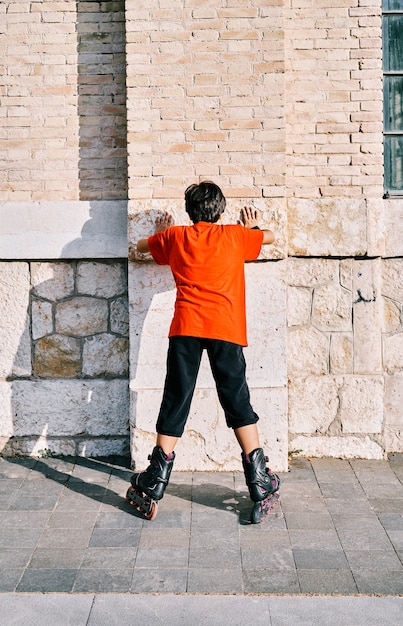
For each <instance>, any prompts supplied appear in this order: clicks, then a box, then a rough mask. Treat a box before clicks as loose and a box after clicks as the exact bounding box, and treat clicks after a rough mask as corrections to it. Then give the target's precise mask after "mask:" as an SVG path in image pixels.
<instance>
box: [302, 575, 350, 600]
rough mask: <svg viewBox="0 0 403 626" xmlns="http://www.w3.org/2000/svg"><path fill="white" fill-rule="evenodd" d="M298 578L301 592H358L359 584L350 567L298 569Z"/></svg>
mask: <svg viewBox="0 0 403 626" xmlns="http://www.w3.org/2000/svg"><path fill="white" fill-rule="evenodd" d="M298 579H299V583H300V586H301V593H321V594H343V595H344V594H355V593H357V586H356V584H355V581H354V578H353V575H352V573H351V572H350V570H349V569H332V570H329V569H298Z"/></svg>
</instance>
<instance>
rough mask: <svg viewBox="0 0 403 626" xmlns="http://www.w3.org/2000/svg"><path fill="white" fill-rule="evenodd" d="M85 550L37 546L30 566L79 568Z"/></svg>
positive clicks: (38, 567)
mask: <svg viewBox="0 0 403 626" xmlns="http://www.w3.org/2000/svg"><path fill="white" fill-rule="evenodd" d="M83 555H84V550H83V549H75V548H63V549H60V550H56V549H46V548H37V549H36V550H35V552H34V553H33V555H32V558H31V560H30V563H29V566H28V567H29V568H32V569H53V568H54V569H70V570H72V569H75V570H77V569H79V567H80V565H81V561H82V559H83Z"/></svg>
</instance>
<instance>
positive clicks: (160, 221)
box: [155, 211, 174, 234]
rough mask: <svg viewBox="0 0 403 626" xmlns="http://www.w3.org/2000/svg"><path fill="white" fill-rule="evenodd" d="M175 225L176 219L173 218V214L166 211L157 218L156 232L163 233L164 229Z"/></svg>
mask: <svg viewBox="0 0 403 626" xmlns="http://www.w3.org/2000/svg"><path fill="white" fill-rule="evenodd" d="M173 225H174V220H173V217H172V215H169V213H167V212H166V211H165V213H163V214H162V215H159V216H158V217H157V219H156V220H155V234H156V233H161V232H162V231H164V230H166V229H167V228H169V227H170V226H173Z"/></svg>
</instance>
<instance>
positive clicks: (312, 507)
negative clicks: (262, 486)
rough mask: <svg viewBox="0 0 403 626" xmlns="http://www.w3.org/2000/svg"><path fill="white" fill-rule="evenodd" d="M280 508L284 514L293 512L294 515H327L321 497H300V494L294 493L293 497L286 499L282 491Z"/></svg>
mask: <svg viewBox="0 0 403 626" xmlns="http://www.w3.org/2000/svg"><path fill="white" fill-rule="evenodd" d="M281 507H282V509H283V511H284V513H285V514H287V513H288V512H293V511H295V512H296V513H304V512H306V513H322V514H325V513H327V507H326V502H325V499H324V497H323V496H320V497H311V496H300V494H298V493H296V494H295V495H294V496H293V497H286V496H285V495H284V494H283V491H281Z"/></svg>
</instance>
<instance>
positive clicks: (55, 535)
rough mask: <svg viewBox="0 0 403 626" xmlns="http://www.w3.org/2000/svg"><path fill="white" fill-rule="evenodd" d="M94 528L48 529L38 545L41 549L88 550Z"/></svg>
mask: <svg viewBox="0 0 403 626" xmlns="http://www.w3.org/2000/svg"><path fill="white" fill-rule="evenodd" d="M91 534H92V528H81V529H79V528H72V529H70V530H69V531H68V532H67V531H66V529H65V528H46V529H45V530H44V532H43V535H42V536H41V538H40V541H39V543H38V547H39V548H68V547H69V546H74V547H75V548H86V547H87V546H88V544H89V541H90V538H91Z"/></svg>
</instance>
